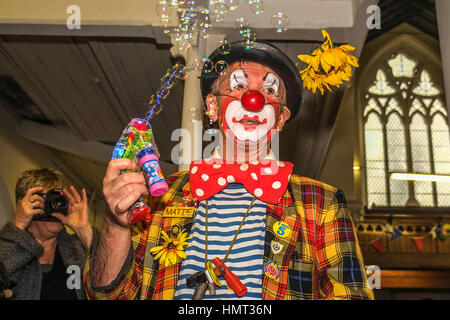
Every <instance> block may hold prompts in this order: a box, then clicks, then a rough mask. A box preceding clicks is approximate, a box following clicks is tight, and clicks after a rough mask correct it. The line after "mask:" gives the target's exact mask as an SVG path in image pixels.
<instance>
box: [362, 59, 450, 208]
mask: <svg viewBox="0 0 450 320" xmlns="http://www.w3.org/2000/svg"><path fill="white" fill-rule="evenodd" d="M418 61H419V60H418V59H416V58H415V57H412V56H411V55H410V54H406V53H401V52H400V53H396V54H394V55H392V56H391V57H390V58H389V59H387V61H386V62H385V63H384V64H383V65H382V66H381V67H380V68H379V69H378V70H377V71H376V72H375V74H374V75H373V81H372V82H371V84H370V85H369V87H368V88H367V91H366V92H365V106H364V108H363V120H364V147H365V149H364V150H365V151H364V152H365V174H366V181H365V182H366V191H367V192H366V194H367V205H368V207H369V208H370V207H374V206H378V207H386V206H388V207H403V206H410V205H419V206H422V207H450V183H445V182H440V183H437V182H418V181H414V182H411V181H409V182H408V181H399V180H391V179H390V173H392V172H414V173H430V174H433V173H439V174H450V133H449V126H448V114H447V110H446V107H445V105H444V100H443V99H444V97H443V93H442V90H441V89H440V86H439V85H437V82H436V81H437V80H439V79H435V78H433V76H432V73H430V72H429V70H427V69H426V68H425V67H424V66H423V65H422V64H421V63H419V62H418Z"/></svg>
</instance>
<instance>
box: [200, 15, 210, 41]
mask: <svg viewBox="0 0 450 320" xmlns="http://www.w3.org/2000/svg"><path fill="white" fill-rule="evenodd" d="M202 14H204V16H203V19H202V22H201V23H200V26H199V31H200V36H201V37H202V38H203V39H207V38H208V37H209V33H210V32H211V29H212V25H211V21H210V20H209V15H208V14H209V10H204V11H202Z"/></svg>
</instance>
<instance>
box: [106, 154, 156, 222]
mask: <svg viewBox="0 0 450 320" xmlns="http://www.w3.org/2000/svg"><path fill="white" fill-rule="evenodd" d="M136 169H138V167H137V164H136V162H134V161H132V160H130V159H116V160H111V161H110V162H109V164H108V168H107V169H106V174H105V178H104V179H103V195H104V196H105V200H106V203H107V205H108V208H109V212H108V215H107V219H109V220H110V222H113V223H114V224H116V225H118V226H121V227H123V228H130V224H129V223H128V214H129V209H130V207H131V206H132V205H133V204H134V203H135V202H136V201H137V200H138V199H139V198H140V197H141V196H142V195H148V194H149V191H148V188H147V184H146V181H145V177H144V174H143V173H142V172H125V173H123V174H121V172H122V171H123V170H136Z"/></svg>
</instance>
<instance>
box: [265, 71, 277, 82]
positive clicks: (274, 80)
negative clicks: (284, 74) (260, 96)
mask: <svg viewBox="0 0 450 320" xmlns="http://www.w3.org/2000/svg"><path fill="white" fill-rule="evenodd" d="M269 73H270V74H273V73H272V72H267V73H266V75H265V76H264V77H263V78H262V79H263V81H266V79H267V76H268V75H269ZM277 81H278V79H277V78H276V77H275V78H274V79H273V82H272V83H271V84H270V85H273V84H275V83H276V82H277Z"/></svg>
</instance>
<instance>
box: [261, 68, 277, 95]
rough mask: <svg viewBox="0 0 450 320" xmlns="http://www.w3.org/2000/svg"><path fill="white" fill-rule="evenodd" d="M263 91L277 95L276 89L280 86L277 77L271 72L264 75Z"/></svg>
mask: <svg viewBox="0 0 450 320" xmlns="http://www.w3.org/2000/svg"><path fill="white" fill-rule="evenodd" d="M263 88H264V92H265V93H266V94H268V95H270V96H276V95H278V89H279V88H280V81H279V80H278V78H277V77H276V76H275V75H274V74H272V73H270V72H269V73H268V74H267V75H266V76H265V77H264V85H263Z"/></svg>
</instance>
